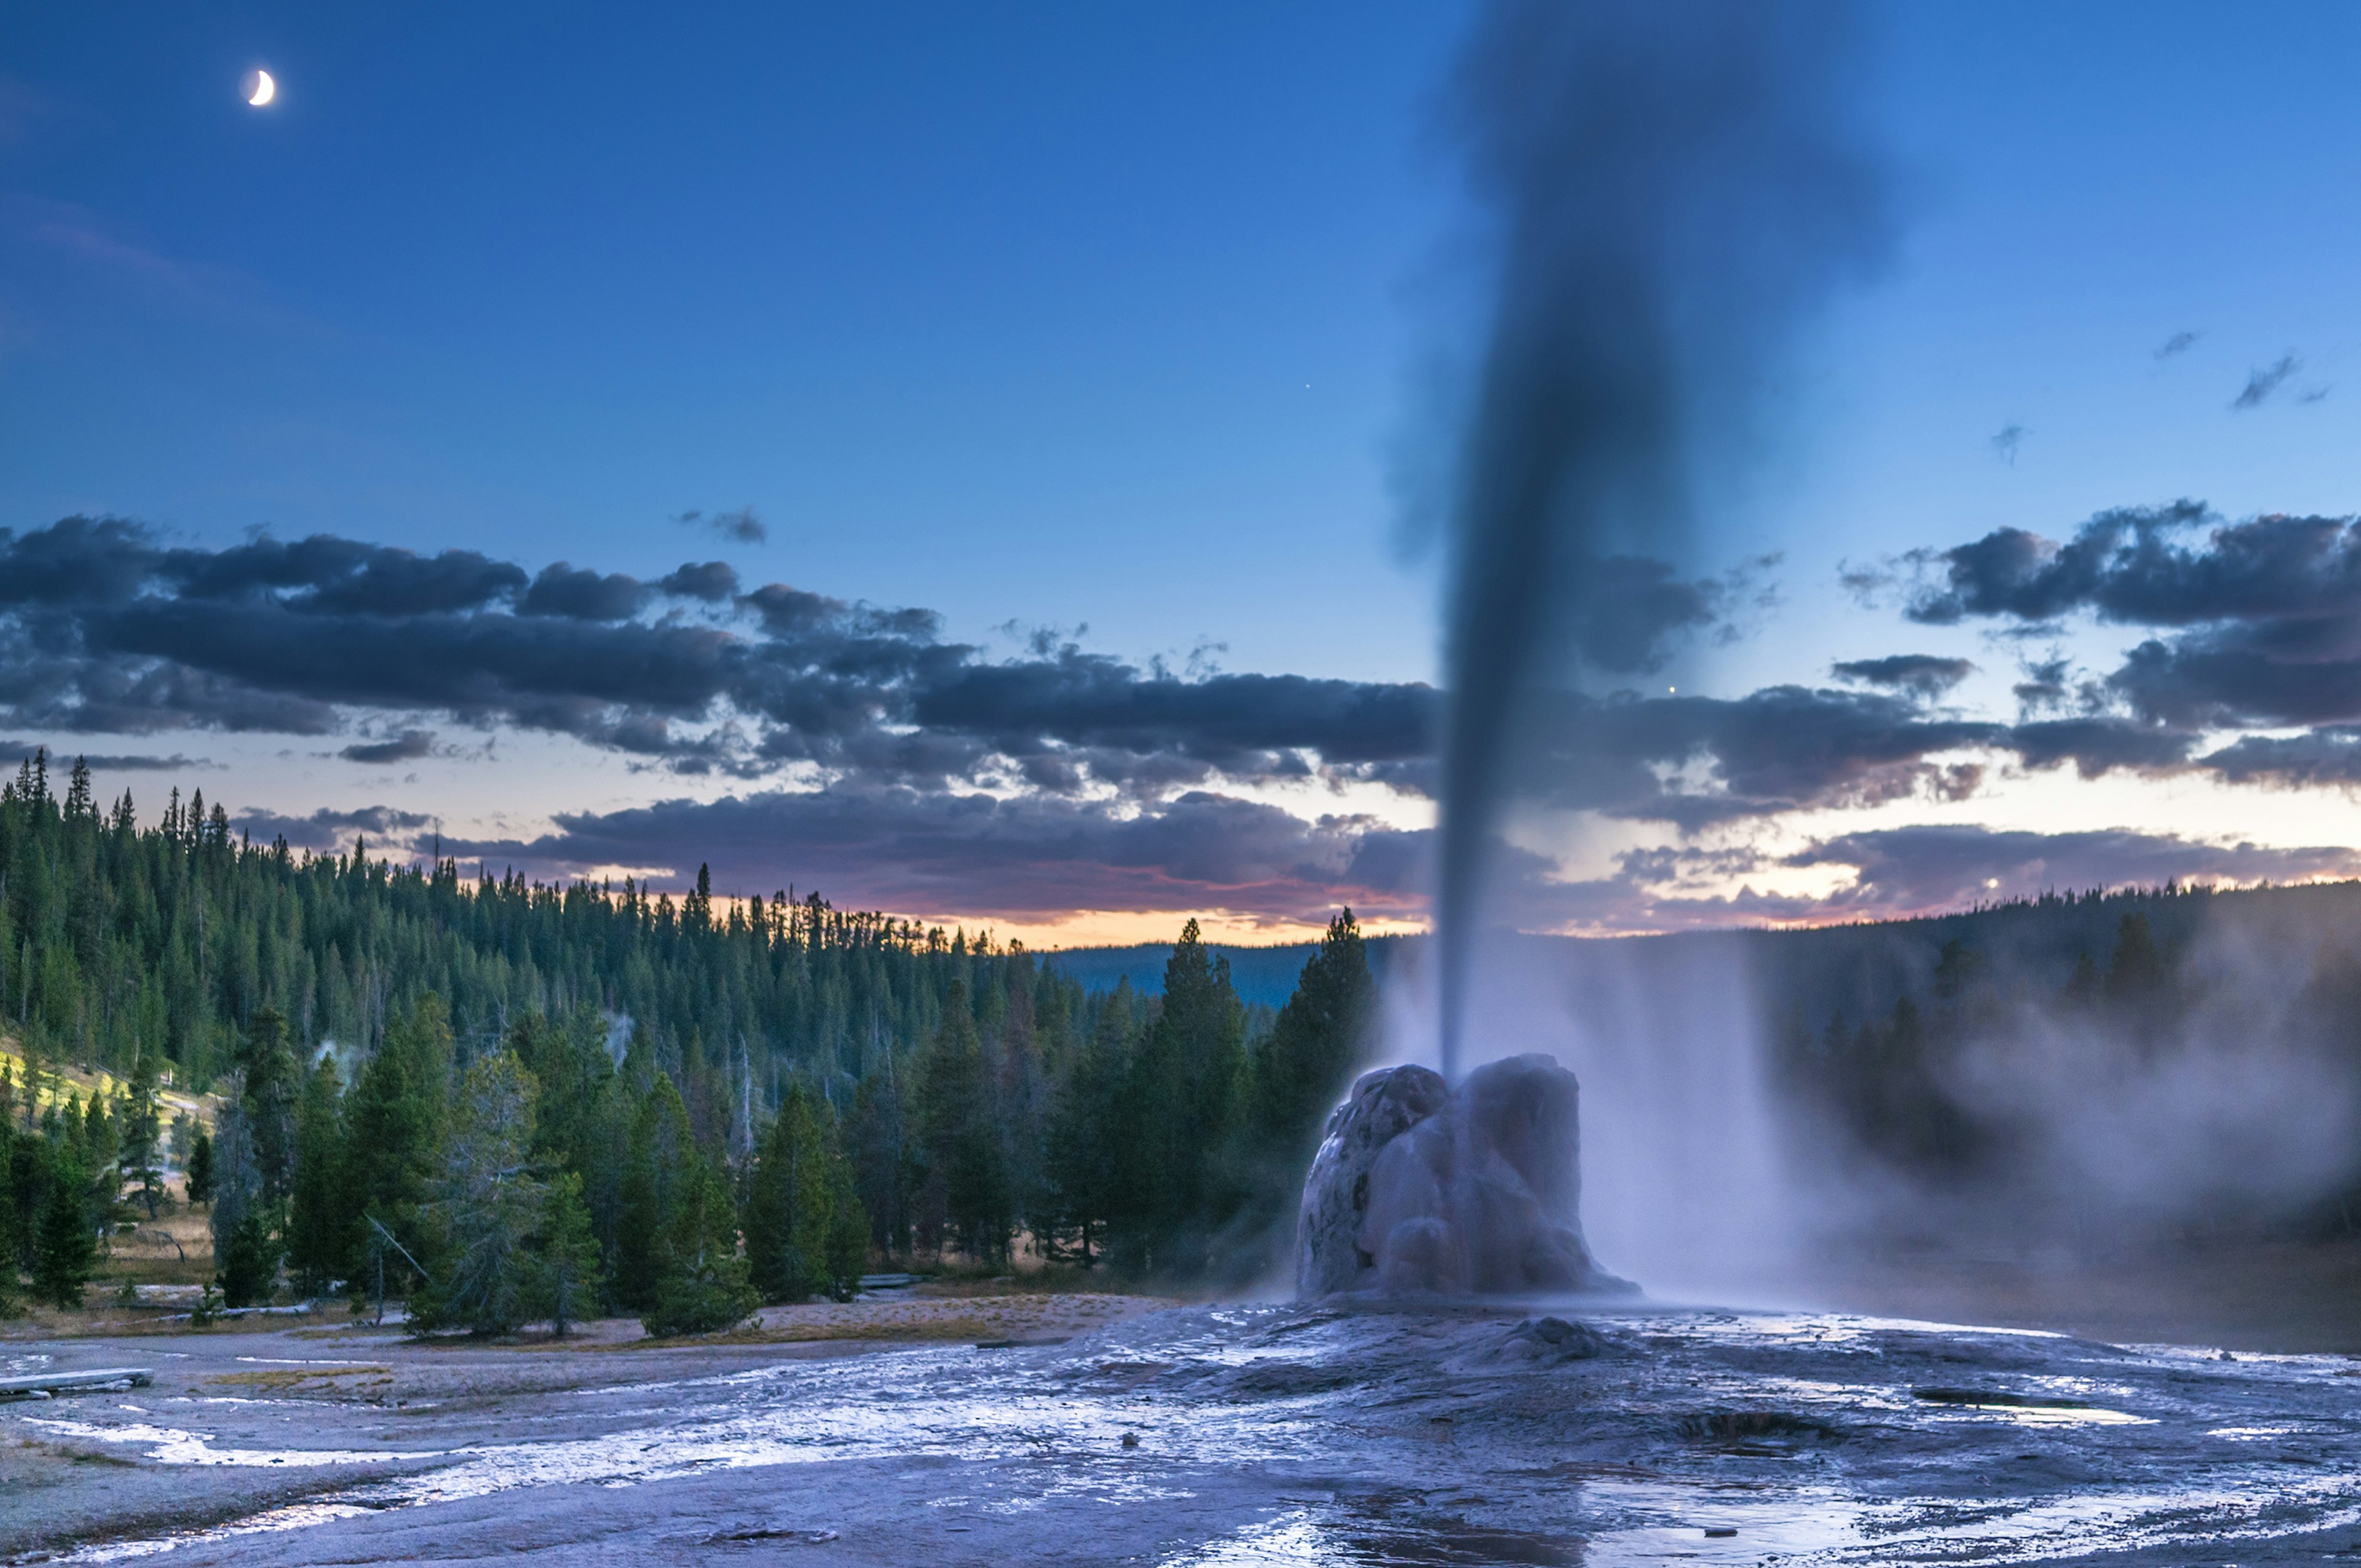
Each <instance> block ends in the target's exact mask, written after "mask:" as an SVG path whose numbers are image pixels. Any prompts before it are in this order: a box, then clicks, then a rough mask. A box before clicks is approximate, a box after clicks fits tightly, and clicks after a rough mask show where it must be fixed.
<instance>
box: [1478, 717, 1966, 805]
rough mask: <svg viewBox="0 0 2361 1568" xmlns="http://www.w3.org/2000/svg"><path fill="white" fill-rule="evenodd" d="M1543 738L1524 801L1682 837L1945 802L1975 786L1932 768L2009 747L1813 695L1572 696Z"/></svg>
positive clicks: (1956, 722)
mask: <svg viewBox="0 0 2361 1568" xmlns="http://www.w3.org/2000/svg"><path fill="white" fill-rule="evenodd" d="M1536 734H1537V737H1538V742H1537V744H1536V746H1535V749H1534V751H1533V753H1532V760H1531V761H1530V762H1529V763H1528V764H1527V767H1528V768H1529V770H1530V771H1529V772H1528V773H1526V774H1525V775H1524V776H1523V777H1521V778H1520V779H1519V780H1518V781H1517V782H1518V784H1519V785H1520V788H1521V790H1522V791H1525V792H1529V793H1530V794H1532V795H1533V796H1534V797H1535V798H1537V799H1540V800H1542V801H1543V802H1545V803H1547V804H1551V805H1554V806H1562V807H1578V808H1587V809H1591V810H1597V811H1603V812H1605V813H1607V814H1608V815H1609V816H1614V817H1630V818H1633V819H1637V820H1651V821H1666V822H1673V823H1676V824H1678V825H1680V826H1682V827H1684V828H1697V827H1703V826H1705V825H1708V824H1710V823H1714V822H1723V821H1730V820H1734V819H1738V818H1742V817H1765V816H1772V815H1775V814H1777V813H1780V812H1784V811H1791V810H1797V809H1802V808H1806V807H1826V806H1868V805H1874V804H1877V803H1879V802H1882V801H1889V800H1896V799H1901V798H1905V797H1907V796H1909V795H1918V794H1933V795H1943V796H1949V795H1955V794H1957V793H1958V792H1959V791H1960V789H1961V788H1962V787H1963V786H1967V785H1971V784H1972V782H1973V781H1972V779H1971V777H1969V776H1968V775H1967V774H1963V773H1960V771H1959V769H1958V766H1952V767H1946V766H1943V765H1941V764H1938V763H1937V762H1932V761H1930V759H1932V758H1934V757H1937V756H1939V755H1941V754H1943V753H1946V752H1959V751H1975V750H1980V749H1989V748H1993V747H2005V746H2006V745H2007V743H2008V740H2009V736H2008V730H2007V728H2006V727H2005V726H2004V725H1998V724H1988V723H1979V722H1974V721H1971V720H1965V719H1949V718H1930V717H1929V716H1928V715H1927V713H1926V711H1925V710H1924V708H1923V707H1921V706H1920V705H1919V704H1918V703H1917V702H1916V701H1914V700H1912V699H1909V698H1905V697H1900V696H1889V695H1887V694H1885V693H1883V692H1848V691H1824V690H1815V689H1812V688H1809V687H1805V686H1771V687H1767V688H1765V689H1763V690H1762V691H1758V692H1753V693H1751V694H1750V695H1748V696H1743V697H1734V698H1719V697H1701V696H1653V697H1646V698H1637V697H1631V696H1622V697H1616V698H1610V699H1606V700H1596V699H1589V698H1580V697H1572V698H1566V699H1564V700H1562V701H1561V702H1560V703H1558V704H1557V705H1556V706H1555V707H1554V708H1553V709H1552V710H1551V711H1550V713H1549V715H1548V718H1547V720H1546V721H1545V722H1543V723H1542V724H1539V725H1537V726H1536ZM1964 765H1965V766H1968V767H1969V768H1971V770H1972V764H1964Z"/></svg>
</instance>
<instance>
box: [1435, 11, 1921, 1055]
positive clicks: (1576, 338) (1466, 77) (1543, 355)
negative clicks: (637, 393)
mask: <svg viewBox="0 0 2361 1568" xmlns="http://www.w3.org/2000/svg"><path fill="white" fill-rule="evenodd" d="M1853 54H1854V50H1853V48H1852V27H1851V16H1850V11H1849V9H1848V8H1847V7H1845V6H1843V5H1836V4H1825V3H1811V0H1805V3H1792V4H1791V3H1782V4H1778V5H1765V4H1762V3H1761V0H1585V3H1575V4H1570V3H1568V0H1495V3H1494V4H1492V5H1490V6H1489V7H1488V9H1487V10H1486V12H1485V13H1484V14H1483V16H1481V18H1480V19H1479V20H1478V22H1477V27H1476V31H1475V35H1474V37H1473V38H1472V40H1471V42H1470V44H1469V46H1468V49H1467V52H1466V56H1465V57H1464V58H1463V60H1461V62H1460V66H1459V70H1458V72H1457V75H1456V77H1455V80H1454V82H1453V84H1452V89H1451V92H1450V94H1449V97H1448V99H1447V106H1448V108H1447V113H1448V122H1447V123H1448V124H1449V126H1450V127H1451V128H1452V130H1453V132H1454V133H1455V137H1456V139H1457V142H1458V144H1459V145H1460V147H1461V148H1462V150H1463V152H1464V155H1465V159H1466V174H1467V180H1468V183H1469V187H1470V189H1471V191H1472V192H1473V193H1474V195H1475V196H1476V198H1477V204H1478V207H1479V210H1480V212H1481V214H1483V218H1484V221H1485V223H1486V225H1487V229H1488V236H1487V237H1488V239H1489V241H1490V253H1491V254H1492V256H1493V266H1494V269H1495V270H1494V275H1493V278H1492V280H1491V282H1492V298H1491V301H1490V304H1489V319H1488V322H1487V323H1486V327H1485V338H1484V341H1483V345H1482V347H1481V351H1480V355H1479V357H1478V358H1477V361H1476V363H1475V364H1474V366H1473V367H1472V368H1473V372H1474V376H1473V383H1472V386H1471V388H1470V392H1471V397H1470V400H1469V403H1468V409H1467V416H1466V428H1465V429H1464V430H1463V431H1462V432H1461V433H1460V436H1459V441H1458V449H1457V454H1456V461H1455V468H1454V472H1453V474H1452V476H1451V480H1452V486H1451V508H1450V513H1451V515H1450V530H1451V542H1452V583H1451V599H1450V604H1449V607H1448V624H1449V630H1448V641H1447V646H1446V649H1445V661H1446V666H1447V684H1448V686H1449V690H1450V694H1451V706H1450V713H1449V718H1448V719H1447V722H1446V728H1445V734H1444V756H1443V824H1442V834H1441V839H1442V864H1441V871H1440V885H1439V887H1438V890H1437V907H1436V919H1437V926H1438V928H1439V934H1440V938H1441V943H1440V946H1441V970H1442V981H1441V992H1442V996H1441V1000H1442V1019H1441V1027H1442V1060H1443V1070H1444V1076H1445V1077H1446V1078H1452V1077H1455V1076H1456V1072H1457V1068H1458V1057H1459V1051H1458V1036H1459V1032H1460V1029H1461V1027H1462V1025H1463V1024H1464V1023H1465V1018H1464V1015H1463V1014H1464V1009H1465V1006H1466V989H1467V965H1468V960H1469V957H1470V953H1471V943H1472V939H1473V937H1474V934H1475V930H1476V927H1477V925H1478V923H1479V920H1480V918H1481V907H1480V906H1481V905H1482V903H1483V899H1484V893H1485V883H1486V879H1487V873H1488V869H1489V864H1488V863H1489V861H1490V858H1491V855H1492V851H1493V848H1494V846H1495V844H1496V843H1497V842H1498V839H1499V832H1500V829H1501V826H1502V818H1503V816H1504V813H1505V811H1506V809H1507V807H1508V806H1510V804H1511V803H1512V802H1513V801H1514V800H1516V799H1518V798H1520V797H1521V796H1524V795H1532V796H1533V797H1535V798H1539V799H1543V800H1547V799H1548V798H1549V797H1550V796H1551V795H1553V794H1554V795H1556V796H1557V798H1558V799H1559V801H1560V802H1561V803H1565V802H1566V801H1567V800H1568V799H1569V797H1570V796H1571V795H1572V793H1573V792H1572V791H1571V790H1569V789H1568V788H1567V787H1566V786H1567V785H1568V784H1571V783H1572V782H1573V781H1568V780H1551V779H1546V778H1541V777H1537V776H1536V774H1537V773H1538V770H1537V769H1535V768H1534V767H1533V765H1532V762H1533V760H1534V754H1535V751H1536V750H1537V747H1536V742H1538V741H1541V740H1543V739H1544V738H1546V743H1547V747H1548V750H1549V751H1551V752H1552V753H1554V754H1556V755H1560V756H1565V755H1567V754H1569V753H1573V754H1576V755H1578V753H1579V748H1580V737H1579V724H1580V717H1581V713H1582V699H1581V698H1580V696H1578V695H1577V692H1578V685H1577V683H1578V682H1579V680H1580V679H1581V676H1582V674H1583V672H1584V671H1585V670H1587V671H1590V672H1592V673H1594V674H1595V673H1608V674H1630V673H1634V672H1637V671H1641V670H1645V669H1648V668H1651V667H1653V661H1654V659H1655V658H1656V657H1657V655H1656V653H1655V651H1654V646H1653V645H1654V642H1655V637H1654V635H1653V633H1652V632H1651V631H1650V630H1649V629H1647V628H1645V627H1638V626H1633V625H1632V624H1631V617H1630V615H1629V614H1628V613H1624V614H1622V615H1620V616H1619V614H1618V611H1619V609H1622V608H1623V607H1620V606H1618V605H1616V604H1612V603H1607V602H1601V601H1602V600H1603V599H1604V598H1605V596H1604V595H1603V594H1594V593H1591V592H1589V591H1587V590H1589V588H1590V585H1591V584H1592V583H1593V582H1594V581H1595V580H1596V578H1597V571H1596V568H1597V565H1598V563H1599V562H1600V561H1602V560H1604V559H1606V558H1608V557H1609V556H1612V555H1615V554H1644V555H1650V556H1654V557H1656V558H1659V559H1666V558H1671V557H1672V556H1674V555H1675V553H1676V552H1677V550H1678V548H1679V546H1680V545H1681V544H1682V543H1683V542H1684V540H1685V539H1686V532H1687V528H1688V524H1689V521H1690V519H1691V516H1692V512H1693V510H1694V507H1695V503H1696V500H1697V496H1698V494H1699V492H1700V490H1701V488H1702V487H1701V485H1700V480H1704V479H1712V478H1719V477H1725V476H1726V475H1727V474H1728V473H1729V472H1730V471H1731V470H1734V469H1735V468H1736V467H1737V466H1738V464H1737V463H1736V462H1735V461H1734V460H1733V459H1734V457H1735V456H1736V455H1739V454H1742V453H1743V452H1744V451H1745V450H1747V449H1748V448H1749V447H1751V446H1752V443H1753V438H1754V436H1755V435H1756V434H1757V432H1756V431H1755V430H1754V429H1753V425H1754V422H1755V420H1754V416H1755V414H1756V413H1757V412H1758V411H1759V405H1760V402H1761V400H1762V398H1763V392H1764V389H1765V384H1766V381H1767V378H1768V376H1769V373H1770V372H1771V371H1772V370H1773V368H1774V367H1775V364H1776V361H1777V360H1778V359H1779V357H1780V356H1781V353H1782V351H1783V350H1784V348H1785V347H1786V346H1787V345H1789V344H1790V343H1791V342H1792V340H1793V337H1794V334H1795V328H1796V326H1797V325H1798V324H1799V323H1801V322H1802V321H1803V320H1804V318H1805V317H1806V316H1807V315H1808V314H1809V313H1811V311H1812V310H1813V308H1814V307H1815V306H1816V305H1817V303H1818V302H1820V301H1821V299H1822V298H1823V297H1824V296H1825V295H1826V294H1827V292H1828V289H1829V287H1830V285H1831V284H1832V283H1833V282H1834V281H1835V280H1838V279H1839V277H1841V276H1842V275H1843V274H1844V273H1845V272H1846V271H1847V270H1849V269H1853V268H1855V267H1857V266H1860V265H1861V264H1862V263H1865V262H1867V261H1868V260H1870V259H1872V258H1873V257H1874V255H1875V254H1876V252H1877V251H1878V250H1879V249H1880V248H1882V240H1883V233H1884V226H1885V225H1884V223H1883V199H1882V186H1881V181H1880V180H1879V178H1878V176H1877V171H1876V169H1875V167H1874V165H1873V163H1872V160H1871V159H1868V158H1867V157H1865V156H1863V155H1862V154H1861V152H1859V151H1858V150H1856V148H1857V138H1856V137H1854V136H1853V135H1852V133H1851V130H1850V121H1849V107H1850V103H1851V99H1852V93H1851V92H1850V80H1851V64H1852V60H1853Z"/></svg>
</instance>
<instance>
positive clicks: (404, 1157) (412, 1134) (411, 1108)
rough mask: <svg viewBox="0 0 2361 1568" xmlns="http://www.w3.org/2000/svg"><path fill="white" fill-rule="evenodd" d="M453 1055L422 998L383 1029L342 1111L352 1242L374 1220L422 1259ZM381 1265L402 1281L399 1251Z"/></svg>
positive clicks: (444, 1029)
mask: <svg viewBox="0 0 2361 1568" xmlns="http://www.w3.org/2000/svg"><path fill="white" fill-rule="evenodd" d="M452 1054H453V1053H452V1042H451V1029H450V1025H449V1024H448V1022H447V1021H446V1020H445V1014H444V1011H443V1006H442V1003H441V1000H440V999H439V998H437V997H435V996H434V995H432V994H429V995H427V996H424V997H422V998H420V1000H419V1002H418V1003H417V1005H416V1006H415V1007H413V1008H412V1009H411V1011H410V1012H409V1013H407V1014H403V1015H401V1016H400V1017H397V1018H396V1019H395V1020H394V1021H393V1022H392V1023H391V1024H390V1025H388V1027H387V1029H386V1031H385V1037H384V1039H383V1040H382V1041H380V1042H379V1045H378V1048H377V1050H376V1051H375V1052H374V1053H373V1054H372V1055H371V1056H370V1058H369V1059H368V1065H367V1066H366V1067H364V1068H362V1069H361V1071H360V1075H359V1080H358V1081H357V1083H355V1084H354V1086H353V1091H352V1093H351V1095H350V1096H349V1097H348V1099H349V1102H348V1104H347V1106H346V1142H345V1180H346V1194H347V1195H346V1204H345V1212H346V1214H347V1215H348V1216H349V1234H351V1235H352V1237H353V1239H354V1240H355V1241H356V1242H364V1233H366V1232H367V1231H368V1222H369V1221H371V1220H374V1221H376V1222H377V1223H379V1224H380V1225H383V1226H385V1227H386V1229H387V1230H388V1231H390V1232H391V1233H392V1234H393V1235H394V1237H395V1238H396V1239H397V1240H398V1241H400V1242H401V1245H402V1246H404V1247H406V1248H408V1249H409V1250H410V1251H411V1252H412V1253H415V1254H418V1255H420V1256H422V1257H423V1255H424V1254H425V1250H426V1238H425V1236H424V1234H423V1232H422V1231H421V1230H420V1229H419V1226H418V1215H419V1210H420V1208H421V1207H422V1206H423V1204H424V1203H426V1202H427V1201H429V1200H430V1199H431V1198H432V1197H433V1196H434V1190H433V1189H434V1180H435V1179H436V1177H437V1175H438V1173H439V1171H440V1169H441V1164H442V1145H443V1134H444V1123H445V1117H446V1115H447V1113H448V1102H449V1092H450V1081H451V1073H452ZM364 1245H366V1244H365V1242H364ZM387 1266H388V1267H389V1268H390V1270H392V1272H393V1274H394V1276H395V1277H407V1276H408V1274H409V1269H408V1266H407V1264H406V1263H404V1262H402V1261H401V1253H399V1252H396V1253H394V1254H393V1255H392V1257H391V1258H390V1259H388V1260H387ZM347 1268H348V1269H349V1270H350V1272H348V1273H347V1275H346V1277H348V1278H357V1277H359V1269H358V1266H357V1260H354V1261H352V1262H349V1263H348V1264H347Z"/></svg>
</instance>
